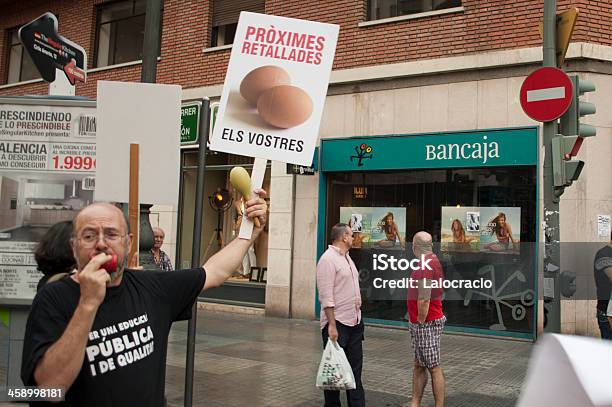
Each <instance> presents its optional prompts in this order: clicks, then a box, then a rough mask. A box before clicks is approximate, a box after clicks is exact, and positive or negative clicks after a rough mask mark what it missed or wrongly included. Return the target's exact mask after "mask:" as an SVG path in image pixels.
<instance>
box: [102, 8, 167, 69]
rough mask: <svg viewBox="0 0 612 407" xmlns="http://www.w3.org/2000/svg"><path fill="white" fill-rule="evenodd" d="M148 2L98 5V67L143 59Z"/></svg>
mask: <svg viewBox="0 0 612 407" xmlns="http://www.w3.org/2000/svg"><path fill="white" fill-rule="evenodd" d="M146 3H147V2H146V0H129V1H120V2H116V3H110V4H105V5H102V6H99V7H98V11H97V21H96V50H95V64H96V67H103V66H109V65H116V64H121V63H124V62H131V61H138V60H141V59H142V50H143V43H144V30H145V16H146V10H145V8H146ZM160 35H161V30H160ZM158 52H159V51H158Z"/></svg>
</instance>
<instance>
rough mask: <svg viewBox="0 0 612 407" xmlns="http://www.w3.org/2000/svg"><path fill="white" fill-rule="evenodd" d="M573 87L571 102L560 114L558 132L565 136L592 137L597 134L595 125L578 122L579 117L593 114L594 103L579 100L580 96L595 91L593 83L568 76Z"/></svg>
mask: <svg viewBox="0 0 612 407" xmlns="http://www.w3.org/2000/svg"><path fill="white" fill-rule="evenodd" d="M570 80H571V81H572V85H573V88H574V95H573V97H572V104H571V105H570V107H569V108H568V109H567V112H565V114H564V115H563V116H561V123H560V124H561V127H560V132H561V134H563V135H565V136H579V137H593V136H595V135H596V134H597V130H596V129H595V127H593V126H591V125H590V124H584V123H580V117H582V116H586V115H589V114H595V112H596V111H597V108H596V107H595V104H593V103H589V102H585V101H583V100H580V96H582V95H584V94H585V93H588V92H594V91H595V84H594V83H593V82H591V81H587V80H585V79H580V77H578V76H570Z"/></svg>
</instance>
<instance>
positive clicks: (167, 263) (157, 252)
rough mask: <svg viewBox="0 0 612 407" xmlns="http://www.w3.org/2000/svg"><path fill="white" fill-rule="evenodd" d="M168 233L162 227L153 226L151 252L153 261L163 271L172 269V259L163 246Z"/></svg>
mask: <svg viewBox="0 0 612 407" xmlns="http://www.w3.org/2000/svg"><path fill="white" fill-rule="evenodd" d="M165 237H166V234H165V233H164V231H163V229H162V228H153V248H152V249H151V254H152V255H153V261H155V264H157V266H158V267H159V268H160V269H162V270H163V271H172V270H173V268H172V260H170V257H168V255H167V254H166V252H164V251H163V250H162V249H161V247H162V245H163V244H164V238H165Z"/></svg>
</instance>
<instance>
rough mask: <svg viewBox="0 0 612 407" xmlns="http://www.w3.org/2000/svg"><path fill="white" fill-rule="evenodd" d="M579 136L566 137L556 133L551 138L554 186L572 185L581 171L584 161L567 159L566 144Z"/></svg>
mask: <svg viewBox="0 0 612 407" xmlns="http://www.w3.org/2000/svg"><path fill="white" fill-rule="evenodd" d="M579 139H580V137H576V136H570V137H566V136H563V135H561V134H558V135H557V136H556V137H555V138H553V139H552V158H553V184H554V186H555V188H561V189H563V188H565V187H568V186H570V185H572V182H574V181H576V180H577V179H578V177H579V176H580V173H581V172H582V168H583V167H584V161H581V160H568V158H569V157H570V152H568V145H569V144H572V143H577V142H578V140H579Z"/></svg>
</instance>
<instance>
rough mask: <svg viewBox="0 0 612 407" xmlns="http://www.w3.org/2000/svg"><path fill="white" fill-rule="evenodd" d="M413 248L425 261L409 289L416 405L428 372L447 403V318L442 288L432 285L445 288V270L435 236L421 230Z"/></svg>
mask: <svg viewBox="0 0 612 407" xmlns="http://www.w3.org/2000/svg"><path fill="white" fill-rule="evenodd" d="M412 251H413V252H414V255H415V256H416V257H417V258H419V260H420V261H421V263H420V268H419V269H417V270H414V271H413V272H412V275H411V276H410V277H411V278H412V280H413V281H415V282H416V283H415V287H413V286H412V285H411V287H410V288H409V289H408V314H409V316H410V336H411V338H412V351H413V356H414V360H413V365H412V407H419V406H420V405H421V399H422V398H423V392H424V391H425V386H426V385H427V372H426V369H427V370H428V371H429V374H430V376H431V387H432V390H433V395H434V400H435V406H436V407H443V406H444V392H445V386H446V384H445V380H444V373H443V372H442V367H441V366H440V337H441V336H442V330H443V329H444V323H445V322H446V317H445V316H444V313H443V312H442V294H443V289H442V288H431V286H432V281H434V280H435V281H436V284H438V287H442V281H443V280H444V272H443V271H442V265H441V264H440V261H439V260H438V257H437V256H436V255H435V254H434V253H433V243H432V238H431V235H430V234H429V233H427V232H418V233H416V234H415V235H414V238H413V239H412Z"/></svg>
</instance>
